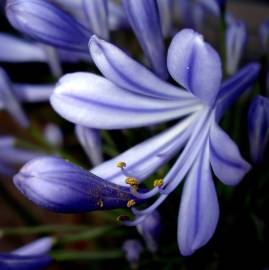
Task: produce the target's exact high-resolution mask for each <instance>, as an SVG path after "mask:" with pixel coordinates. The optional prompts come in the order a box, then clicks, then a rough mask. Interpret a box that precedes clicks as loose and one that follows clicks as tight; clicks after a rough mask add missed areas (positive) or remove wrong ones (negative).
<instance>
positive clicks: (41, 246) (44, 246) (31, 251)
mask: <svg viewBox="0 0 269 270" xmlns="http://www.w3.org/2000/svg"><path fill="white" fill-rule="evenodd" d="M54 241H55V240H54V238H53V237H43V238H40V239H38V240H35V241H33V242H31V243H30V244H27V245H24V246H22V247H20V248H18V249H16V250H14V251H12V252H11V254H14V255H20V256H39V255H42V254H46V253H48V252H49V251H50V250H51V248H52V246H53V244H54Z"/></svg>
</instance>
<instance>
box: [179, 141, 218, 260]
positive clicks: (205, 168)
mask: <svg viewBox="0 0 269 270" xmlns="http://www.w3.org/2000/svg"><path fill="white" fill-rule="evenodd" d="M205 148H206V149H204V152H203V151H202V152H201V153H200V156H199V158H198V159H197V160H196V162H195V164H194V166H193V168H192V169H191V171H190V173H189V175H188V177H187V180H186V183H185V184H184V188H183V192H182V198H181V203H180V209H179V215H178V245H179V249H180V252H181V254H182V255H184V256H188V255H191V254H192V253H193V252H195V251H196V250H197V249H198V248H200V247H202V246H204V245H205V244H206V243H207V242H208V241H209V240H210V238H211V237H212V235H213V234H214V232H215V229H216V226H217V223H218V219H219V206H218V199H217V194H216V190H215V186H214V183H213V180H212V176H211V171H210V165H209V149H208V148H209V146H208V144H206V147H205Z"/></svg>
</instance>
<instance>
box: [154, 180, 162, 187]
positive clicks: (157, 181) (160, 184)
mask: <svg viewBox="0 0 269 270" xmlns="http://www.w3.org/2000/svg"><path fill="white" fill-rule="evenodd" d="M162 185H163V179H156V180H155V181H154V183H153V186H154V187H161V186H162Z"/></svg>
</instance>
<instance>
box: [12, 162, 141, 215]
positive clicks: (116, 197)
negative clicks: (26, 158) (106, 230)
mask: <svg viewBox="0 0 269 270" xmlns="http://www.w3.org/2000/svg"><path fill="white" fill-rule="evenodd" d="M14 183H15V185H16V187H17V188H18V189H19V190H20V191H21V192H22V193H23V194H24V195H25V196H26V197H27V198H28V199H29V200H31V201H33V202H34V203H36V204H37V205H39V206H40V207H43V208H46V209H48V210H50V211H54V212H62V213H79V212H89V211H94V210H108V209H115V208H125V207H127V202H128V201H129V200H131V199H133V200H135V201H136V203H141V202H142V201H141V200H137V199H136V198H135V197H134V196H133V195H132V194H131V191H130V189H129V188H126V187H122V186H118V185H115V184H112V183H109V182H107V181H105V180H103V179H101V178H99V177H97V176H95V175H94V174H92V173H90V172H88V171H87V170H84V169H82V168H80V167H78V166H76V165H74V164H72V163H69V162H67V161H65V160H63V159H59V158H55V157H41V158H36V159H33V160H31V161H30V162H28V163H27V164H26V165H24V167H23V168H22V169H21V170H20V172H19V173H18V174H16V175H15V176H14Z"/></svg>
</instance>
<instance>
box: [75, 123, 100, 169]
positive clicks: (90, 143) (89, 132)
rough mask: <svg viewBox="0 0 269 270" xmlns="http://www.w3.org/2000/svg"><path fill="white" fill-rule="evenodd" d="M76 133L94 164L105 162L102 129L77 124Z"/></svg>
mask: <svg viewBox="0 0 269 270" xmlns="http://www.w3.org/2000/svg"><path fill="white" fill-rule="evenodd" d="M75 133H76V136H77V139H78V141H79V143H80V144H81V146H82V147H83V149H84V151H85V152H86V154H87V156H88V158H89V160H90V161H91V163H92V165H93V166H97V165H99V164H101V163H102V162H103V153H102V144H101V134H100V130H98V129H92V128H86V127H83V126H79V125H76V127H75Z"/></svg>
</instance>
